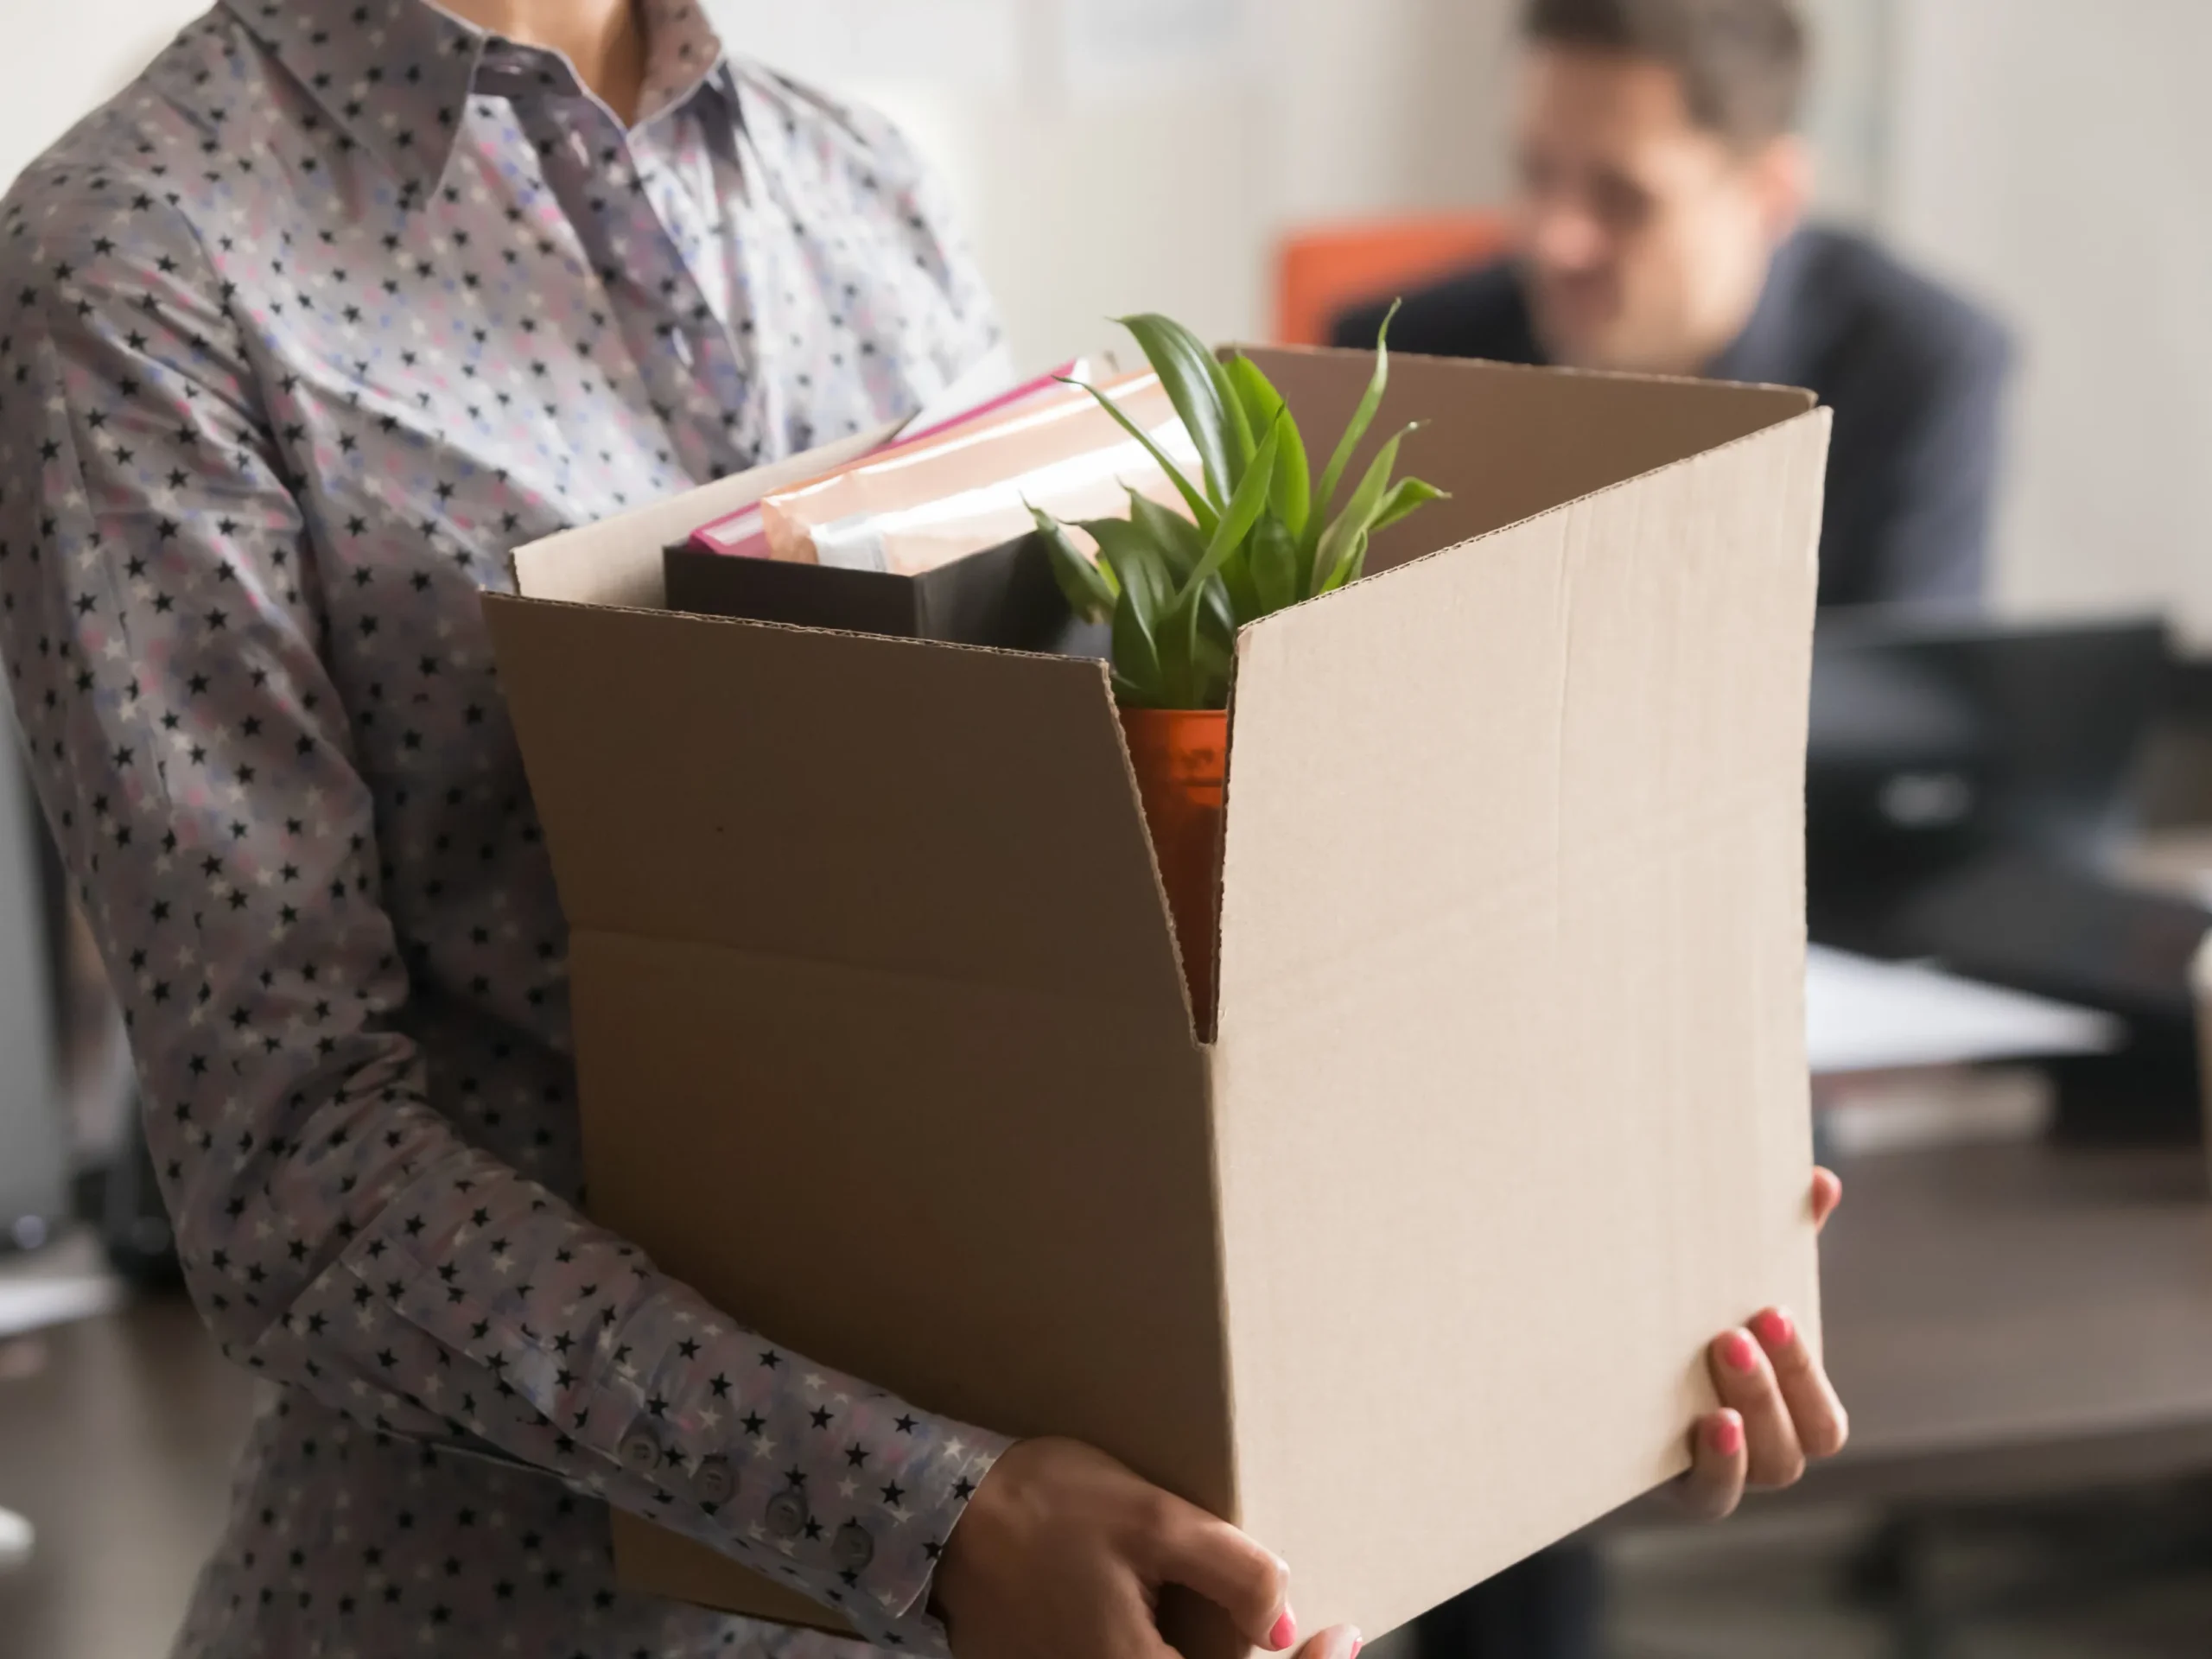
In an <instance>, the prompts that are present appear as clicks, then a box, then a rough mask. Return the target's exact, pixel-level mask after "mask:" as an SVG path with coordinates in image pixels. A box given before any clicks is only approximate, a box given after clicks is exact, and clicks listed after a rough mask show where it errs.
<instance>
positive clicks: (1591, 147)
mask: <svg viewBox="0 0 2212 1659" xmlns="http://www.w3.org/2000/svg"><path fill="white" fill-rule="evenodd" d="M1522 28H1523V33H1524V35H1525V38H1526V41H1527V45H1528V48H1529V49H1528V52H1527V54H1526V59H1525V62H1524V65H1523V67H1522V85H1521V96H1520V114H1519V121H1518V129H1517V137H1516V153H1517V156H1518V166H1519V172H1520V183H1519V188H1518V193H1517V196H1516V200H1515V202H1514V204H1513V211H1514V219H1515V221H1516V232H1517V235H1516V246H1517V247H1518V249H1519V252H1518V253H1517V255H1516V257H1514V258H1513V259H1511V260H1510V261H1508V262H1506V263H1503V264H1497V265H1492V266H1490V267H1488V268H1487V269H1484V270H1475V271H1471V272H1468V273H1465V274H1464V275H1460V276H1457V277H1452V278H1451V279H1449V280H1447V281H1446V282H1443V283H1439V284H1437V285H1436V286H1434V287H1433V288H1430V289H1426V290H1424V291H1422V292H1420V293H1417V294H1414V295H1413V296H1409V297H1408V300H1407V302H1406V305H1405V308H1404V310H1403V311H1402V313H1400V315H1399V316H1398V318H1397V321H1395V323H1394V324H1393V325H1392V327H1391V331H1390V343H1391V345H1392V346H1395V347H1397V348H1399V349H1401V350H1403V351H1408V352H1417V353H1427V354H1431V355H1436V356H1446V357H1479V358H1489V359H1494V360H1497V361H1502V362H1509V363H1542V364H1556V365H1561V366H1565V367H1574V368H1591V369H1614V370H1624V371H1630V372H1643V373H1650V374H1686V375H1704V376H1710V377H1712V378H1718V379H1728V380H1747V381H1763V382H1771V383H1778V384H1782V385H1796V386H1805V387H1808V388H1810V389H1811V390H1812V391H1815V392H1817V393H1819V394H1820V397H1821V401H1822V402H1823V403H1825V404H1828V405H1829V406H1830V407H1831V408H1832V409H1834V411H1835V440H1834V450H1833V452H1832V454H1831V456H1830V461H1829V469H1828V505H1827V528H1826V530H1825V531H1824V533H1823V536H1822V540H1821V604H1822V605H1824V606H1827V605H1848V604H1868V603H1888V602H1901V601H1940V602H1952V603H1956V602H1961V601H1968V602H1970V601H1974V600H1975V599H1977V598H1978V597H1979V596H1980V592H1981V588H1982V582H1983V571H1984V565H1985V562H1986V551H1987V547H1988V541H1989V519H1990V509H1991V502H1992V496H1993V486H1994V482H1995V478H1996V473H1997V464H1998V450H1999V420H1998V416H1999V401H2000V396H2001V393H2002V391H2003V385H2004V381H2005V372H2006V367H2007V362H2008V358H2009V355H2010V353H2009V350H2008V346H2007V342H2006V340H2005V335H2004V333H2003V332H2002V330H2001V329H2000V328H1999V327H1998V326H1997V325H1996V324H1995V323H1994V322H1993V321H1991V320H1990V319H1988V318H1987V317H1986V316H1984V315H1982V314H1981V313H1980V312H1979V311H1977V310H1975V309H1974V308H1973V307H1972V306H1971V305H1969V304H1968V303H1967V302H1966V301H1964V300H1962V299H1961V298H1960V297H1958V296H1955V295H1954V294H1951V293H1948V292H1947V291H1946V290H1945V289H1942V288H1940V287H1938V286H1937V285H1936V283H1932V282H1930V281H1929V280H1928V279H1927V278H1926V277H1922V276H1919V275H1917V274H1916V273H1915V272H1913V271H1911V270H1907V269H1906V268H1905V267H1904V265H1902V264H1899V263H1898V262H1897V260H1896V259H1894V258H1892V257H1891V256H1890V255H1888V254H1887V253H1885V252H1884V251H1882V250H1881V249H1879V248H1878V247H1876V246H1875V245H1873V244H1872V243H1871V242H1868V241H1866V239H1865V238H1860V237H1858V236H1853V235H1851V234H1849V233H1847V232H1840V231H1835V230H1827V229H1819V228H1806V227H1803V226H1802V219H1803V215H1804V213H1805V209H1806V206H1807V202H1808V196H1809V194H1810V185H1811V162H1810V157H1809V156H1808V151H1807V148H1806V145H1805V143H1804V142H1803V140H1802V139H1801V138H1800V137H1798V136H1797V134H1796V124H1797V119H1798V115H1799V111H1800V106H1801V105H1802V101H1803V94H1804V88H1805V82H1806V79H1807V63H1808V39H1807V29H1806V25H1805V22H1804V19H1803V17H1802V15H1801V12H1800V10H1799V8H1798V6H1797V5H1796V3H1794V0H1529V3H1528V5H1527V10H1526V11H1525V13H1524V17H1523V25H1522ZM1382 318H1383V311H1382V308H1381V307H1380V306H1376V307H1371V308H1362V309H1361V310H1359V311H1357V312H1355V313H1353V314H1351V315H1347V316H1345V317H1344V318H1342V319H1340V320H1339V321H1338V325H1337V330H1336V334H1337V338H1338V343H1339V344H1344V345H1356V346H1368V345H1371V344H1372V343H1373V342H1374V340H1375V331H1376V327H1377V326H1378V325H1379V324H1380V322H1381V321H1382Z"/></svg>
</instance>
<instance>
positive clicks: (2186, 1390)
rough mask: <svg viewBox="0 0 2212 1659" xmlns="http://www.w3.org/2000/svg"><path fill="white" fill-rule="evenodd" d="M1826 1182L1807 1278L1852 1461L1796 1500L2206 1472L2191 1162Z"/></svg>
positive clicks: (1881, 1169) (2172, 1158)
mask: <svg viewBox="0 0 2212 1659" xmlns="http://www.w3.org/2000/svg"><path fill="white" fill-rule="evenodd" d="M1840 1173H1841V1174H1842V1175H1843V1177H1844V1180H1845V1183H1846V1189H1847V1196H1846V1199H1845V1204H1844V1207H1843V1210H1842V1211H1841V1212H1840V1214H1839V1215H1838V1216H1837V1217H1836V1219H1835V1221H1834V1223H1833V1224H1831V1227H1830V1230H1829V1235H1828V1237H1827V1240H1826V1241H1825V1242H1824V1244H1823V1248H1822V1270H1823V1281H1824V1300H1825V1304H1826V1306H1825V1313H1826V1324H1827V1350H1828V1360H1829V1366H1830V1370H1831V1371H1832V1373H1833V1375H1834V1377H1835V1379H1836V1382H1837V1385H1838V1387H1839V1388H1840V1389H1841V1391H1842V1393H1843V1397H1844V1400H1845V1402H1846V1403H1847V1405H1848V1406H1849V1407H1850V1408H1851V1411H1852V1421H1853V1444H1852V1446H1851V1448H1850V1450H1849V1451H1847V1452H1846V1453H1845V1454H1844V1456H1843V1457H1842V1458H1840V1459H1837V1460H1836V1462H1835V1463H1834V1465H1831V1466H1829V1467H1828V1468H1827V1469H1825V1470H1823V1471H1821V1472H1820V1473H1819V1475H1818V1476H1817V1477H1816V1478H1814V1479H1811V1480H1808V1482H1807V1483H1806V1487H1805V1489H1804V1492H1805V1496H1806V1497H1807V1498H1808V1499H1817V1498H1833V1497H1841V1496H1845V1495H1848V1494H1853V1493H1864V1494H1866V1495H1868V1496H1887V1497H1904V1496H1910V1495H1913V1494H1916V1493H1925V1494H1927V1495H1929V1496H1947V1497H1968V1496H1977V1495H1985V1494H1993V1493H1997V1492H2001V1491H2022V1490H2032V1489H2035V1488H2038V1487H2052V1486H2063V1485H2076V1484H2097V1483H2101V1482H2103V1481H2107V1480H2112V1481H2118V1480H2126V1479H2134V1478H2153V1477H2156V1476H2159V1475H2165V1474H2177V1473H2183V1472H2195V1471H2204V1470H2212V1184H2208V1178H2207V1174H2206V1166H2205V1161H2204V1159H2203V1156H2202V1154H2200V1153H2198V1152H2196V1151H2194V1150H2171V1151H2168V1150H2156V1151H2136V1150H2130V1151H2118V1152H2114V1151H2079V1150H2069V1149H2063V1148H2057V1147H2046V1146H2041V1145H2033V1146H2003V1147H1959V1148H1949V1149H1945V1150H1942V1151H1937V1152H1907V1153H1896V1154H1887V1155H1885V1156H1880V1157H1870V1158H1866V1159H1861V1160H1855V1161H1853V1162H1851V1163H1848V1164H1847V1165H1845V1166H1843V1168H1842V1169H1841V1171H1840Z"/></svg>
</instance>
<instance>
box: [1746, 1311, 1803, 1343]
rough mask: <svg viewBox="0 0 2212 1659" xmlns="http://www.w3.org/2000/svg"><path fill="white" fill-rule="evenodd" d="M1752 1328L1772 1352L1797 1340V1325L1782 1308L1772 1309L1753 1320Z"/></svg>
mask: <svg viewBox="0 0 2212 1659" xmlns="http://www.w3.org/2000/svg"><path fill="white" fill-rule="evenodd" d="M1751 1329H1752V1330H1754V1331H1756V1332H1758V1338H1759V1340H1760V1341H1761V1342H1763V1343H1764V1344H1766V1346H1767V1351H1768V1352H1770V1353H1771V1352H1773V1351H1775V1350H1776V1349H1777V1348H1787V1347H1788V1346H1789V1344H1791V1343H1793V1342H1795V1341H1796V1340H1797V1326H1796V1323H1795V1322H1794V1321H1792V1320H1791V1319H1790V1317H1789V1315H1788V1314H1787V1313H1783V1311H1782V1310H1781V1309H1779V1308H1775V1309H1771V1310H1770V1311H1769V1312H1767V1313H1762V1314H1760V1315H1759V1316H1758V1318H1757V1319H1753V1320H1752V1321H1751Z"/></svg>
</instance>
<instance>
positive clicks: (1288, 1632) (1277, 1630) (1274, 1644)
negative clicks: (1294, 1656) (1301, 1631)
mask: <svg viewBox="0 0 2212 1659" xmlns="http://www.w3.org/2000/svg"><path fill="white" fill-rule="evenodd" d="M1297 1640H1298V1615H1297V1614H1296V1613H1294V1612H1292V1611H1290V1609H1289V1608H1287V1607H1286V1608H1284V1609H1283V1610H1282V1617H1281V1618H1279V1619H1277V1620H1275V1627H1274V1629H1273V1630H1269V1631H1268V1651H1269V1652H1270V1653H1281V1652H1283V1651H1284V1650H1285V1649H1287V1648H1289V1647H1291V1646H1292V1645H1293V1644H1294V1643H1296V1642H1297Z"/></svg>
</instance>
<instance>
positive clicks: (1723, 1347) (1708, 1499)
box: [1677, 1169, 1851, 1521]
mask: <svg viewBox="0 0 2212 1659" xmlns="http://www.w3.org/2000/svg"><path fill="white" fill-rule="evenodd" d="M1842 1199H1843V1183H1842V1182H1840V1181H1839V1180H1838V1179H1836V1178H1835V1177H1834V1175H1833V1174H1832V1173H1829V1172H1828V1171H1827V1170H1825V1169H1821V1170H1815V1172H1814V1173H1813V1224H1814V1226H1815V1228H1820V1227H1825V1226H1826V1225H1827V1219H1828V1217H1830V1216H1832V1215H1834V1213H1835V1207H1836V1205H1838V1204H1840V1202H1841V1201H1842ZM1707 1363H1708V1364H1709V1365H1710V1366H1711V1367H1712V1370H1713V1387H1714V1388H1716V1389H1719V1393H1720V1401H1721V1408H1720V1409H1719V1410H1718V1411H1715V1412H1713V1413H1712V1414H1710V1415H1708V1416H1706V1417H1704V1418H1702V1419H1700V1421H1699V1422H1698V1425H1697V1427H1696V1428H1695V1429H1694V1430H1693V1431H1692V1434H1693V1436H1694V1439H1693V1449H1694V1456H1695V1462H1694V1465H1693V1466H1692V1467H1691V1469H1690V1471H1689V1473H1688V1474H1687V1475H1685V1476H1683V1477H1682V1478H1681V1482H1680V1483H1679V1484H1678V1486H1677V1492H1678V1495H1679V1497H1680V1498H1681V1504H1682V1506H1683V1508H1685V1509H1686V1510H1688V1511H1689V1512H1690V1513H1691V1514H1692V1515H1694V1516H1699V1517H1700V1518H1701V1519H1705V1520H1711V1521H1718V1520H1719V1519H1721V1518H1722V1517H1724V1516H1729V1515H1732V1514H1733V1513H1735V1510H1736V1506H1737V1505H1738V1503H1742V1502H1743V1501H1744V1491H1745V1488H1746V1487H1747V1486H1750V1487H1761V1488H1774V1487H1780V1486H1794V1485H1795V1484H1796V1483H1797V1480H1798V1478H1799V1477H1800V1476H1802V1475H1803V1473H1804V1472H1805V1465H1806V1464H1807V1463H1808V1461H1810V1460H1811V1459H1815V1458H1832V1457H1834V1455H1835V1454H1836V1453H1837V1452H1840V1451H1842V1450H1843V1443H1844V1440H1846V1439H1847V1437H1848V1435H1849V1434H1850V1432H1851V1427H1850V1419H1849V1418H1848V1417H1847V1416H1846V1415H1845V1414H1844V1409H1843V1402H1842V1401H1840V1400H1839V1399H1838V1398H1837V1397H1836V1392H1835V1389H1834V1386H1833V1385H1832V1384H1831V1383H1829V1382H1828V1376H1827V1372H1826V1371H1825V1370H1822V1369H1821V1363H1820V1361H1819V1360H1818V1359H1816V1358H1815V1357H1814V1356H1813V1353H1812V1351H1811V1350H1810V1349H1808V1347H1807V1346H1806V1345H1805V1340H1804V1337H1803V1335H1802V1333H1801V1332H1799V1330H1798V1329H1797V1322H1796V1320H1795V1319H1792V1318H1790V1316H1789V1313H1788V1312H1787V1310H1785V1309H1782V1308H1770V1309H1768V1310H1767V1311H1766V1312H1765V1313H1762V1314H1760V1315H1759V1316H1758V1318H1757V1319H1753V1320H1752V1321H1751V1325H1750V1326H1749V1327H1748V1328H1746V1329H1744V1330H1739V1331H1731V1332H1726V1334H1725V1335H1723V1336H1722V1337H1720V1338H1719V1339H1718V1340H1716V1341H1715V1342H1714V1343H1713V1346H1712V1348H1711V1349H1710V1350H1709V1351H1707Z"/></svg>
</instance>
